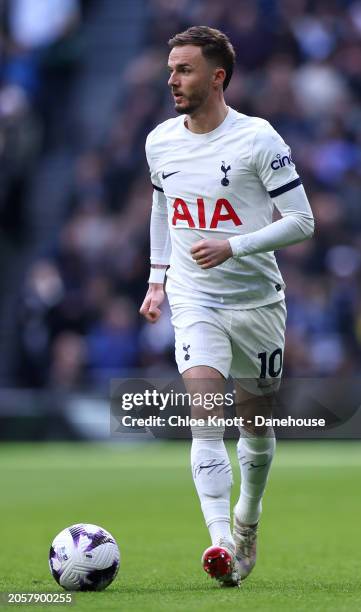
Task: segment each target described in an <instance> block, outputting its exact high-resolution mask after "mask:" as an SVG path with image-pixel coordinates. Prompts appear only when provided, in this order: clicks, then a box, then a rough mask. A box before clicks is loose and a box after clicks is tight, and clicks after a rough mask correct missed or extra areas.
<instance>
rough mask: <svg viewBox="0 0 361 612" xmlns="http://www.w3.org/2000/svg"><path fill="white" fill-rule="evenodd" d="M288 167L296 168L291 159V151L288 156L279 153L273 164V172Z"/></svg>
mask: <svg viewBox="0 0 361 612" xmlns="http://www.w3.org/2000/svg"><path fill="white" fill-rule="evenodd" d="M286 165H287V166H294V163H293V161H292V157H291V150H289V153H288V155H281V154H280V153H278V154H277V155H276V159H274V160H273V162H271V168H272V170H280V168H284V167H285V166H286Z"/></svg>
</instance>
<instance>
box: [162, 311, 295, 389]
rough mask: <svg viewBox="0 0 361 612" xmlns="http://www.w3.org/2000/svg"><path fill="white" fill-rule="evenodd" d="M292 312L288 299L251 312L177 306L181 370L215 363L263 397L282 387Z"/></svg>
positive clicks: (177, 351)
mask: <svg viewBox="0 0 361 612" xmlns="http://www.w3.org/2000/svg"><path fill="white" fill-rule="evenodd" d="M286 314H287V311H286V305H285V302H284V300H281V301H279V302H276V303H273V304H269V305H267V306H261V307H259V308H252V309H248V310H244V309H242V310H235V309H234V310H233V309H228V308H227V309H226V308H211V307H208V306H207V307H205V306H195V305H189V306H185V305H184V306H173V307H172V324H173V326H174V331H175V357H176V362H177V366H178V370H179V372H180V373H181V374H182V373H183V372H185V371H186V370H188V369H189V368H192V367H194V366H201V365H203V366H209V367H211V368H215V369H216V370H218V371H219V372H220V373H221V374H222V375H223V376H224V378H226V379H227V378H228V376H229V375H231V376H232V377H233V378H235V379H237V380H238V381H239V384H240V385H241V386H242V387H243V388H244V389H246V390H247V391H249V392H250V393H253V394H257V395H262V394H267V393H270V392H273V391H275V390H277V389H278V387H279V382H280V378H281V375H282V365H283V352H284V344H285V326H286Z"/></svg>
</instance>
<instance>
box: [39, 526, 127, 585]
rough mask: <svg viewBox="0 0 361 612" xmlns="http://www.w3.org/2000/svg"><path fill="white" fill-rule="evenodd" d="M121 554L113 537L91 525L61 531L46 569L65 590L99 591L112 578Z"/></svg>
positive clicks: (116, 570) (52, 546)
mask: <svg viewBox="0 0 361 612" xmlns="http://www.w3.org/2000/svg"><path fill="white" fill-rule="evenodd" d="M119 564H120V553H119V548H118V546H117V543H116V541H115V539H114V538H113V536H112V535H111V534H110V533H109V532H108V531H106V530H105V529H102V528H101V527H98V526H97V525H92V524H90V523H79V524H77V525H72V526H71V527H67V528H66V529H63V531H61V532H60V533H59V534H58V535H57V536H56V538H55V539H54V541H53V543H52V545H51V547H50V551H49V567H50V571H51V573H52V575H53V576H54V578H55V580H56V581H57V583H58V584H60V585H61V586H62V587H63V588H64V589H66V590H67V591H102V590H103V589H105V588H106V587H107V586H108V585H109V584H110V583H111V582H112V581H113V580H114V578H115V576H116V575H117V573H118V569H119Z"/></svg>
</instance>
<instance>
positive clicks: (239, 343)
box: [231, 302, 286, 579]
mask: <svg viewBox="0 0 361 612" xmlns="http://www.w3.org/2000/svg"><path fill="white" fill-rule="evenodd" d="M285 318H286V310H285V306H284V304H283V302H280V303H277V304H272V305H270V306H265V307H263V308H258V309H255V310H252V311H245V312H243V313H240V323H241V324H240V326H239V329H238V336H239V337H238V338H236V340H235V342H234V346H233V352H234V361H233V363H232V370H231V373H232V375H233V376H237V381H238V382H237V383H236V388H237V396H236V405H237V416H239V417H243V419H244V426H243V427H241V428H240V438H239V440H238V443H237V456H238V461H239V466H240V471H241V488H240V496H239V499H238V502H237V503H236V506H235V508H234V528H233V535H234V539H235V542H236V550H237V557H238V559H239V561H240V564H241V571H242V578H243V579H244V578H245V577H247V576H248V574H249V573H250V572H251V570H252V569H253V567H254V565H255V562H256V538H257V527H258V522H259V518H260V515H261V511H262V498H263V495H264V492H265V489H266V484H267V480H268V475H269V472H270V468H271V465H272V460H273V457H274V454H275V437H274V432H273V429H272V428H270V427H262V426H261V427H260V426H256V423H255V418H254V417H255V415H260V416H264V417H266V418H267V417H270V416H271V415H272V406H273V402H274V392H275V391H276V390H277V388H278V385H279V380H280V376H281V372H282V355H283V348H284V332H285ZM242 328H243V329H242ZM234 336H237V334H235V335H234ZM234 336H233V337H234Z"/></svg>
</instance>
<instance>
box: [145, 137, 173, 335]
mask: <svg viewBox="0 0 361 612" xmlns="http://www.w3.org/2000/svg"><path fill="white" fill-rule="evenodd" d="M150 136H151V135H150ZM150 136H148V138H147V142H146V146H145V150H146V155H147V160H148V164H149V169H150V174H151V180H152V185H153V202H152V213H151V220H150V262H151V265H150V276H149V280H148V283H149V288H148V291H147V293H146V296H145V298H144V301H143V304H142V305H141V307H140V309H139V312H140V314H141V315H143V316H144V317H145V318H146V319H147V321H149V322H150V323H156V322H157V321H158V319H159V317H160V315H161V310H160V308H159V306H160V305H161V304H162V302H163V300H164V297H165V294H164V281H165V273H166V270H167V267H168V266H169V261H170V254H171V242H170V235H169V227H168V213H167V200H166V197H165V195H164V193H163V189H162V187H161V184H160V181H159V178H158V176H157V173H156V171H155V168H154V161H153V159H152V151H151V137H150Z"/></svg>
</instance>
